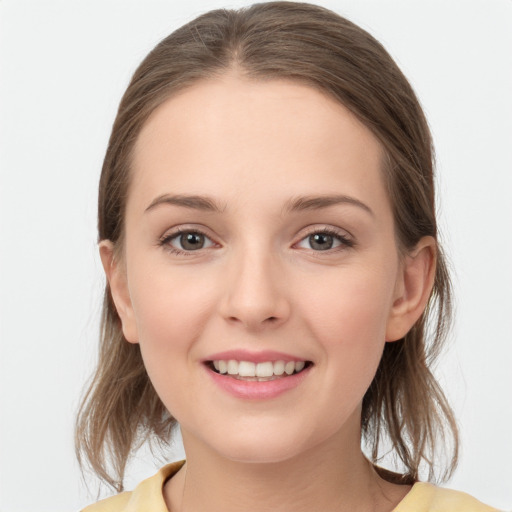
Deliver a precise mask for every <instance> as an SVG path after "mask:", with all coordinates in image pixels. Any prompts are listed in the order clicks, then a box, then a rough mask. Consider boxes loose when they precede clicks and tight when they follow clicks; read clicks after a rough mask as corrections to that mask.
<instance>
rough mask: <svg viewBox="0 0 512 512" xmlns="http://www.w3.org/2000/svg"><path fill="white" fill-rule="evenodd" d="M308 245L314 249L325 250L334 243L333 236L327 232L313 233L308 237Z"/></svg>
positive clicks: (330, 247)
mask: <svg viewBox="0 0 512 512" xmlns="http://www.w3.org/2000/svg"><path fill="white" fill-rule="evenodd" d="M308 241H309V245H310V246H311V248H312V249H314V250H315V251H327V250H328V249H332V247H333V245H334V237H333V236H332V235H328V234H327V233H314V234H313V235H309V237H308Z"/></svg>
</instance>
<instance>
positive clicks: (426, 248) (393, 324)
mask: <svg viewBox="0 0 512 512" xmlns="http://www.w3.org/2000/svg"><path fill="white" fill-rule="evenodd" d="M436 247H437V244H436V241H435V239H434V238H433V237H431V236H425V237H423V238H422V239H421V240H420V241H419V242H418V244H417V245H416V247H415V248H414V250H413V251H411V252H410V253H409V254H407V255H406V256H405V257H404V260H403V262H402V264H401V269H400V271H399V274H398V279H397V283H396V288H395V297H394V301H393V306H392V308H391V311H390V315H389V318H388V324H387V328H386V341H397V340H399V339H402V338H403V337H404V336H405V335H406V334H407V333H408V332H409V330H410V329H411V328H412V326H413V325H414V324H415V322H416V321H417V320H418V318H420V316H421V314H422V313H423V311H424V310H425V307H426V305H427V302H428V299H429V297H430V292H431V291H432V287H433V285H434V277H435V270H436Z"/></svg>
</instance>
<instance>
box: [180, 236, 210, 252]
mask: <svg viewBox="0 0 512 512" xmlns="http://www.w3.org/2000/svg"><path fill="white" fill-rule="evenodd" d="M204 239H205V237H204V235H202V234H201V233H182V234H181V235H180V236H179V241H180V244H181V247H182V249H185V250H186V251H194V250H197V249H202V248H203V247H204Z"/></svg>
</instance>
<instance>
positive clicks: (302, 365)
mask: <svg viewBox="0 0 512 512" xmlns="http://www.w3.org/2000/svg"><path fill="white" fill-rule="evenodd" d="M204 364H205V365H206V366H207V367H208V368H209V369H210V370H211V371H213V372H214V373H217V374H219V375H223V376H225V377H229V378H232V379H237V380H243V381H252V382H267V381H272V380H277V379H284V378H286V377H291V376H292V375H297V374H298V373H301V372H303V371H304V370H306V369H307V368H309V367H311V366H312V365H313V363H312V362H311V361H282V360H280V361H264V362H260V363H254V362H252V361H237V360H235V359H229V360H223V359H220V360H215V361H205V363H204Z"/></svg>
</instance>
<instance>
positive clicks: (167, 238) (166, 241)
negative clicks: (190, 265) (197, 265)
mask: <svg viewBox="0 0 512 512" xmlns="http://www.w3.org/2000/svg"><path fill="white" fill-rule="evenodd" d="M185 233H186V234H195V235H200V236H204V237H205V238H207V239H208V240H210V241H212V240H211V238H210V237H209V236H208V235H207V234H206V233H204V232H203V231H201V230H199V229H182V228H178V229H177V230H176V231H174V232H173V233H170V234H167V235H164V236H163V237H162V238H160V240H159V241H158V245H159V246H161V247H165V249H166V250H167V251H169V252H170V253H172V254H176V255H179V256H193V255H194V253H195V252H199V251H200V250H201V249H197V250H195V251H187V250H182V249H177V248H176V247H173V246H172V245H170V242H171V241H172V240H174V239H176V238H178V237H179V236H181V235H182V234H185ZM317 234H322V235H327V236H332V237H333V238H334V239H336V240H338V241H339V242H340V243H341V244H340V246H338V247H335V248H332V249H326V250H325V251H315V250H314V249H310V250H312V251H313V252H315V253H323V252H325V253H327V254H332V253H333V252H337V251H340V250H343V249H347V248H352V247H354V246H355V242H354V240H352V239H350V238H348V237H347V236H344V235H342V234H340V233H339V232H338V231H336V230H334V229H330V228H323V229H315V230H312V231H311V232H309V233H307V234H306V235H305V236H303V237H302V238H301V239H300V240H299V242H297V243H296V244H294V245H297V244H298V243H300V242H302V241H303V240H306V239H307V238H309V237H310V236H312V235H317ZM212 242H213V241H212ZM213 243H214V244H215V242H213Z"/></svg>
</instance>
